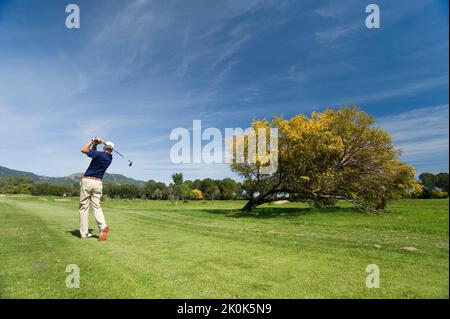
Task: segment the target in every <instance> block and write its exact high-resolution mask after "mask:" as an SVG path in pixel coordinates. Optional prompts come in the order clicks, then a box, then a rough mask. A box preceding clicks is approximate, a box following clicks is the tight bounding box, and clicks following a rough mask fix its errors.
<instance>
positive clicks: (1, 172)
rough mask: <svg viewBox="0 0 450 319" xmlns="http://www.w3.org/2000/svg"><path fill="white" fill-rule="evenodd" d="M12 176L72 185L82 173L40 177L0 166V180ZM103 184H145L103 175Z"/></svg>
mask: <svg viewBox="0 0 450 319" xmlns="http://www.w3.org/2000/svg"><path fill="white" fill-rule="evenodd" d="M13 176H25V177H29V178H31V179H32V180H33V182H35V183H50V184H73V183H77V182H79V181H80V180H81V179H82V178H83V173H75V174H72V175H69V176H66V177H48V176H40V175H36V174H34V173H30V172H23V171H17V170H13V169H10V168H6V167H2V166H0V178H2V177H13ZM104 181H105V182H111V183H114V184H120V185H122V184H134V185H143V184H144V183H145V182H144V181H140V180H136V179H133V178H130V177H126V176H124V175H120V174H108V173H106V174H105V178H104Z"/></svg>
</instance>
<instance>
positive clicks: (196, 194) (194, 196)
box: [191, 189, 204, 200]
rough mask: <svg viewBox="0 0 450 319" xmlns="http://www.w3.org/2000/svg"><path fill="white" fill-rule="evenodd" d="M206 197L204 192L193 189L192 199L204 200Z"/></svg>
mask: <svg viewBox="0 0 450 319" xmlns="http://www.w3.org/2000/svg"><path fill="white" fill-rule="evenodd" d="M203 198H204V196H203V192H202V191H201V190H199V189H193V190H191V199H194V200H202V199H203Z"/></svg>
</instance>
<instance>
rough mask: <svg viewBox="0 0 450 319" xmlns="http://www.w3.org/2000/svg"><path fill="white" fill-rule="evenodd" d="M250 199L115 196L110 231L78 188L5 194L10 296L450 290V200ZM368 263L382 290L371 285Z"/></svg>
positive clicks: (0, 291)
mask: <svg viewBox="0 0 450 319" xmlns="http://www.w3.org/2000/svg"><path fill="white" fill-rule="evenodd" d="M242 205H243V202H238V201H226V202H220V201H215V202H214V203H209V202H208V203H203V202H190V203H182V204H179V205H178V206H176V207H175V206H173V205H171V204H170V203H168V202H165V201H125V200H123V201H118V200H108V201H105V202H104V205H103V206H104V211H105V215H106V218H107V221H108V224H109V225H110V226H111V233H110V236H109V238H108V241H107V242H98V241H96V240H95V239H91V240H80V239H79V238H78V237H76V236H78V231H77V229H78V212H77V208H78V202H77V199H74V198H72V199H69V200H68V201H59V200H57V199H55V198H50V197H31V196H2V197H0V298H448V296H449V259H448V258H449V254H448V250H449V240H448V239H449V237H448V222H449V221H448V216H449V211H448V200H403V201H398V202H395V203H393V204H392V205H391V206H390V208H389V212H387V213H384V214H382V215H377V216H373V215H367V214H363V213H360V212H358V211H355V210H353V209H351V208H350V207H348V206H346V205H344V204H340V207H338V208H336V209H333V210H318V209H310V208H308V207H307V206H305V205H302V204H290V203H289V204H285V205H266V206H263V207H261V208H258V209H257V210H256V211H255V212H254V213H253V214H252V215H251V216H240V215H239V213H238V211H239V208H240V207H242ZM90 222H91V228H95V231H94V232H95V233H97V234H98V230H97V229H96V226H95V222H94V220H93V218H92V216H91V219H90ZM375 244H377V245H381V248H380V249H378V248H376V247H374V245H375ZM405 246H414V247H416V248H417V250H416V251H405V250H402V249H401V248H402V247H405ZM67 264H77V265H78V266H79V267H80V269H81V287H80V288H79V289H69V288H66V285H65V280H66V275H67V273H66V272H65V268H66V265H67ZM368 264H377V265H378V266H379V268H380V273H381V287H380V288H379V289H368V288H366V286H365V280H366V276H367V275H368V274H367V273H366V272H365V268H366V266H367V265H368Z"/></svg>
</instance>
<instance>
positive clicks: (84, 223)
mask: <svg viewBox="0 0 450 319" xmlns="http://www.w3.org/2000/svg"><path fill="white" fill-rule="evenodd" d="M102 194H103V183H102V182H101V181H97V180H93V179H88V178H83V179H82V180H81V182H80V234H81V236H85V235H87V234H88V232H89V225H88V224H89V206H92V210H93V211H94V216H95V221H96V222H97V225H98V228H99V230H100V231H102V230H103V229H105V227H106V221H105V216H104V215H103V210H102V207H101V205H100V198H101V197H102Z"/></svg>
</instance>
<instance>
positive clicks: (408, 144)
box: [378, 104, 449, 172]
mask: <svg viewBox="0 0 450 319" xmlns="http://www.w3.org/2000/svg"><path fill="white" fill-rule="evenodd" d="M378 123H379V125H380V126H381V127H383V128H385V129H386V130H387V131H388V132H390V133H391V134H392V136H393V140H394V144H395V145H396V146H397V147H398V148H400V149H401V150H402V158H403V159H404V160H405V161H407V162H409V163H412V164H413V165H418V166H420V167H421V169H422V170H429V171H432V172H436V171H439V170H448V167H444V166H448V152H449V133H448V132H449V106H448V104H447V105H439V106H433V107H426V108H419V109H415V110H411V111H409V112H404V113H400V114H397V115H394V116H391V117H382V118H379V119H378ZM442 157H444V158H445V157H446V158H447V162H446V163H445V162H440V163H438V164H437V165H436V158H442ZM430 164H431V165H430Z"/></svg>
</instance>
